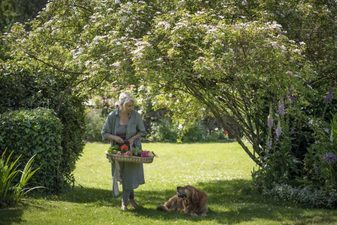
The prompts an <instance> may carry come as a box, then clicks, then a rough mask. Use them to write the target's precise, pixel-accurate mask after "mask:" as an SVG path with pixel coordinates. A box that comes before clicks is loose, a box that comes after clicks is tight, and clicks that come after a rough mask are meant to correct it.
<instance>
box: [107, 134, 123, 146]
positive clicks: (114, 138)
mask: <svg viewBox="0 0 337 225" xmlns="http://www.w3.org/2000/svg"><path fill="white" fill-rule="evenodd" d="M103 138H104V140H109V141H114V142H117V143H118V144H123V143H124V140H123V139H122V138H121V137H119V136H117V135H112V134H108V133H105V134H103Z"/></svg>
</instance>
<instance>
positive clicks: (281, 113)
mask: <svg viewBox="0 0 337 225" xmlns="http://www.w3.org/2000/svg"><path fill="white" fill-rule="evenodd" d="M277 113H278V114H279V115H280V116H283V115H284V103H283V102H281V101H279V103H278V109H277Z"/></svg>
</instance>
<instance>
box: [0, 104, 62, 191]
mask: <svg viewBox="0 0 337 225" xmlns="http://www.w3.org/2000/svg"><path fill="white" fill-rule="evenodd" d="M0 121H1V123H0V151H2V150H1V149H13V150H14V151H13V157H18V156H19V155H22V157H21V159H22V160H23V161H28V160H29V159H30V158H31V157H32V156H33V155H36V157H35V161H36V164H37V165H38V166H39V167H40V168H41V169H40V170H39V171H38V172H37V174H36V176H34V177H33V178H32V181H31V182H32V183H33V184H34V185H42V186H44V187H46V188H47V189H46V190H48V191H49V192H57V191H59V190H60V189H62V188H63V187H64V184H65V182H66V181H65V179H66V177H65V176H66V175H67V174H65V173H64V169H63V168H62V159H63V158H62V156H64V154H63V151H62V147H61V140H62V139H61V137H62V124H61V122H60V120H59V119H58V118H57V117H56V116H55V114H54V113H53V111H51V110H49V109H44V108H37V109H34V110H18V111H12V112H8V113H3V114H1V115H0ZM0 153H1V152H0ZM18 169H21V170H22V169H23V167H22V166H20V167H18Z"/></svg>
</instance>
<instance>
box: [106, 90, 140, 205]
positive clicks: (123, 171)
mask: <svg viewBox="0 0 337 225" xmlns="http://www.w3.org/2000/svg"><path fill="white" fill-rule="evenodd" d="M134 103H135V101H134V99H133V98H132V96H131V95H130V94H128V93H121V94H120V96H119V101H118V106H117V108H116V110H115V111H113V112H111V113H110V114H109V115H108V117H107V119H106V121H105V123H104V125H103V129H102V137H103V139H105V140H109V141H111V144H112V145H113V144H119V145H121V144H124V143H129V145H130V146H133V147H139V148H141V142H140V137H141V136H143V135H144V134H145V133H146V132H145V127H144V123H143V120H142V118H141V116H140V114H139V113H138V112H137V111H135V110H134ZM112 175H113V194H114V196H115V197H117V196H118V186H117V180H118V181H120V182H121V183H122V188H123V197H122V207H121V209H122V210H127V209H128V208H127V207H128V204H129V203H130V205H131V206H132V207H133V208H137V203H136V201H135V199H134V189H136V188H137V187H138V186H139V185H141V184H144V183H145V180H144V170H143V164H142V163H132V162H118V161H115V162H114V163H112Z"/></svg>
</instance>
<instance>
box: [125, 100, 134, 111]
mask: <svg viewBox="0 0 337 225" xmlns="http://www.w3.org/2000/svg"><path fill="white" fill-rule="evenodd" d="M133 107H134V103H133V101H130V102H126V103H124V105H123V106H122V110H123V111H124V112H127V113H130V112H131V111H132V110H133Z"/></svg>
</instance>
